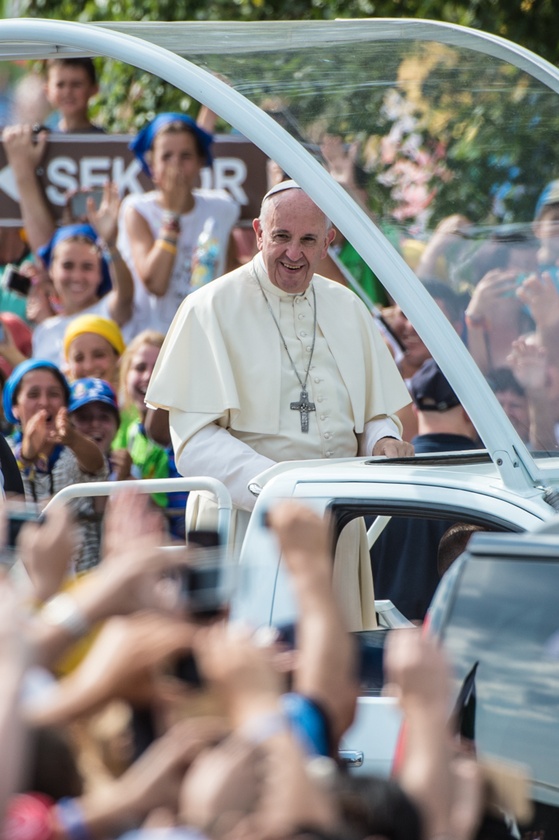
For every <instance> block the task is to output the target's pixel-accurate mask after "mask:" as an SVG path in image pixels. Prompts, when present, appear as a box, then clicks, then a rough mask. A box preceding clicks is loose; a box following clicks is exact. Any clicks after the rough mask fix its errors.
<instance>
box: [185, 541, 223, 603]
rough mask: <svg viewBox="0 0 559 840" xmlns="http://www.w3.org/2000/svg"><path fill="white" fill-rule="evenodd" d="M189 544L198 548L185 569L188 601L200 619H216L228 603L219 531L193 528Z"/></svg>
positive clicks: (186, 597) (192, 547)
mask: <svg viewBox="0 0 559 840" xmlns="http://www.w3.org/2000/svg"><path fill="white" fill-rule="evenodd" d="M188 546H189V547H190V549H194V551H193V562H192V563H191V564H190V565H189V566H187V567H185V568H183V569H181V594H182V597H183V600H184V603H185V605H186V607H187V609H188V611H189V612H190V613H192V614H193V615H194V616H196V617H197V618H216V617H217V616H218V615H220V614H221V613H223V610H224V608H225V607H226V606H227V601H226V598H225V597H224V592H223V573H224V568H223V552H222V551H221V549H220V538H219V533H218V532H217V531H213V530H198V531H189V532H188Z"/></svg>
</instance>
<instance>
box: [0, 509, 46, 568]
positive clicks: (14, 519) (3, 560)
mask: <svg viewBox="0 0 559 840" xmlns="http://www.w3.org/2000/svg"><path fill="white" fill-rule="evenodd" d="M4 510H5V516H6V532H5V534H6V536H5V543H4V546H3V548H2V549H1V550H0V566H3V567H4V568H11V567H12V566H13V564H14V563H15V561H16V559H17V551H16V545H17V539H18V537H19V532H20V531H21V529H22V527H23V526H24V525H25V524H26V522H37V523H38V524H39V525H42V524H43V522H44V515H43V513H42V511H41V509H40V507H39V506H38V505H34V504H30V503H29V502H15V501H14V502H12V501H11V502H4Z"/></svg>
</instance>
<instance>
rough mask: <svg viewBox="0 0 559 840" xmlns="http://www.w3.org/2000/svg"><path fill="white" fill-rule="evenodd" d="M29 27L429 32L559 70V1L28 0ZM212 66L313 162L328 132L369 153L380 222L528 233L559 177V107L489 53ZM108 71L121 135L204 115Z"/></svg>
mask: <svg viewBox="0 0 559 840" xmlns="http://www.w3.org/2000/svg"><path fill="white" fill-rule="evenodd" d="M23 13H24V14H26V15H28V16H40V17H54V18H59V19H66V20H78V21H82V22H86V21H100V20H108V19H113V20H128V21H149V20H153V21H161V20H169V21H173V20H181V21H184V20H192V21H200V20H225V21H227V20H235V21H239V20H240V21H242V20H254V21H260V20H262V21H264V20H289V19H294V20H326V19H333V18H337V17H345V18H360V17H407V18H427V19H434V20H439V21H448V22H452V23H457V24H461V25H466V26H470V27H473V28H480V29H483V30H485V31H487V32H491V33H495V34H498V35H501V36H504V37H506V38H508V39H510V40H512V41H515V42H517V43H519V44H521V45H523V46H525V47H527V48H529V49H532V50H534V51H536V52H538V53H539V54H540V55H542V56H544V57H546V58H547V59H548V60H550V61H552V62H555V63H557V62H558V61H559V38H558V35H557V28H556V26H555V25H554V24H555V19H556V14H555V12H554V9H553V0H500V2H498V0H291V2H289V3H286V2H285V0H208V2H207V3H205V4H200V3H199V2H194V0H172V1H171V0H114V2H111V3H109V2H108V0H86V2H85V3H80V4H78V3H76V2H75V0H24V9H23ZM203 60H204V66H206V67H209V68H210V69H211V70H213V71H214V72H221V73H223V74H224V75H226V76H227V77H228V78H229V79H230V80H231V82H232V84H233V85H234V86H236V87H238V88H239V89H240V90H242V92H243V93H244V94H245V95H246V96H248V97H249V98H250V99H252V100H253V101H255V102H256V103H257V104H259V105H260V106H261V107H265V108H266V109H267V110H268V111H270V112H272V113H273V114H274V115H275V117H276V118H277V119H278V121H281V122H282V123H283V124H285V125H286V126H287V127H288V129H289V130H290V131H291V132H292V133H294V134H296V135H297V136H299V137H300V138H302V139H304V140H305V141H306V142H307V143H308V144H309V147H310V148H318V147H319V144H320V139H321V136H322V135H323V134H324V132H327V131H334V132H336V133H338V134H341V135H342V136H343V138H344V140H345V141H347V142H348V143H351V142H353V141H355V140H358V141H359V142H360V144H361V148H362V154H361V161H360V162H361V164H362V170H363V172H364V173H365V174H366V175H367V174H368V175H369V176H370V178H369V181H368V183H367V187H368V194H369V199H370V204H371V207H372V209H374V210H375V211H376V212H377V213H378V214H379V215H381V216H383V217H385V218H386V217H390V216H394V217H395V218H396V219H398V221H400V222H401V223H402V224H409V223H416V224H419V225H420V226H421V225H423V226H424V225H425V224H427V223H429V224H432V223H434V222H436V221H437V220H438V219H439V218H442V217H444V216H445V215H448V214H450V213H452V212H456V211H457V210H460V211H461V212H464V213H467V214H468V215H469V216H470V218H472V219H473V220H474V221H476V222H482V221H492V220H493V219H494V218H495V217H498V218H500V219H504V220H509V221H515V220H526V219H529V218H530V217H531V214H532V210H533V206H534V202H535V196H536V194H537V192H538V191H539V189H540V187H541V185H542V184H543V183H545V182H546V181H547V180H549V177H550V175H551V176H553V174H554V173H557V174H559V159H558V158H559V152H557V151H556V137H557V132H558V130H559V117H558V116H557V114H556V111H557V108H556V104H555V99H556V97H555V96H554V95H552V94H550V92H549V91H548V90H547V89H546V88H545V87H544V86H543V85H540V84H539V83H536V82H534V80H532V79H530V78H529V77H528V76H527V75H526V74H524V73H521V72H520V71H518V70H516V69H515V68H513V67H510V66H508V65H506V64H504V63H499V62H497V61H496V60H495V59H491V58H489V57H485V56H483V55H481V54H479V53H472V52H471V51H468V50H461V49H460V48H459V47H456V48H454V47H453V48H450V47H442V46H441V45H440V44H439V45H436V44H425V43H412V42H399V41H398V40H397V38H396V39H395V40H394V41H393V42H386V43H383V44H379V45H376V44H375V46H374V49H370V48H368V49H364V48H363V47H362V46H361V47H356V48H355V49H353V47H352V49H351V50H348V49H347V48H345V46H343V45H342V46H340V47H339V48H331V49H329V50H328V51H327V52H322V53H321V52H320V51H316V50H313V49H309V50H308V51H299V52H296V51H294V52H287V53H286V52H285V51H284V50H282V48H281V45H278V49H277V52H275V53H267V54H266V55H265V56H261V55H258V54H255V55H248V56H245V55H238V54H222V55H220V54H219V53H216V54H215V55H213V56H204V58H203ZM326 65H328V68H331V69H330V70H327V72H325V66H326ZM100 70H101V94H100V96H99V99H98V102H97V104H96V111H97V113H96V117H97V119H99V118H100V119H101V120H102V122H103V123H104V124H105V125H106V127H107V128H109V129H111V130H116V131H134V130H136V129H138V128H140V127H141V126H142V125H143V123H144V122H145V121H146V120H148V119H151V118H152V117H153V116H154V115H155V114H156V113H157V112H160V111H164V110H183V111H190V113H192V114H196V113H197V109H198V104H197V103H196V102H193V101H192V100H191V99H190V97H188V96H186V95H185V94H184V93H182V92H180V91H177V90H176V89H174V88H173V87H172V86H170V85H168V84H167V83H165V82H163V81H162V80H161V79H157V78H154V77H152V76H150V74H148V73H144V72H142V71H139V70H137V69H135V68H132V67H129V66H123V65H122V64H120V63H119V62H115V61H113V60H109V59H106V60H104V61H102V62H100ZM364 79H365V80H367V83H364V81H363V80H364ZM395 138H396V139H397V142H396V141H395ZM391 145H392V149H391V151H390V149H389V152H388V153H387V148H388V147H390V146H391ZM392 153H394V154H392ZM418 185H421V186H422V188H423V191H424V193H425V196H426V197H427V198H428V199H429V205H428V208H427V209H426V210H425V211H424V212H423V211H421V212H420V211H418V212H417V214H416V216H415V217H414V216H413V213H412V211H411V210H410V211H409V212H408V211H407V210H406V209H405V204H406V200H407V199H406V198H405V195H404V194H405V193H406V191H407V192H408V193H409V192H410V191H413V190H412V189H411V188H413V187H415V188H416V190H415V192H416V194H417V192H418V188H419V187H418ZM408 203H409V202H408ZM412 203H413V202H412ZM406 213H407V215H406Z"/></svg>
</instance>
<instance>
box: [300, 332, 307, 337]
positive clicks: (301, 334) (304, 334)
mask: <svg viewBox="0 0 559 840" xmlns="http://www.w3.org/2000/svg"><path fill="white" fill-rule="evenodd" d="M299 335H300V336H301V338H305V336H306V335H307V334H306V332H305V331H304V330H301V332H300V333H299Z"/></svg>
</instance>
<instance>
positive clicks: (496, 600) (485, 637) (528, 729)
mask: <svg viewBox="0 0 559 840" xmlns="http://www.w3.org/2000/svg"><path fill="white" fill-rule="evenodd" d="M558 583H559V567H558V565H557V563H555V562H539V561H534V560H531V561H529V560H527V561H518V560H507V559H489V558H478V557H475V558H470V559H469V561H468V562H467V563H465V564H464V567H463V569H462V575H461V577H460V584H459V587H458V589H457V592H456V593H455V598H454V601H453V604H452V607H451V610H450V614H449V617H448V618H447V621H446V623H445V627H444V629H443V634H442V635H443V641H444V645H445V648H446V649H447V651H448V652H449V655H450V659H451V662H452V663H453V666H454V670H455V675H456V685H457V690H458V687H459V686H460V684H461V683H462V681H463V680H464V678H465V676H466V675H467V674H468V673H469V671H470V670H471V668H472V666H473V665H474V664H475V663H476V662H479V665H478V668H477V673H476V678H475V697H476V706H475V739H476V744H477V746H478V750H479V751H480V752H481V753H482V754H489V755H495V756H501V757H505V758H509V759H511V760H513V761H517V762H522V763H524V764H527V765H528V766H529V767H530V769H531V772H532V775H533V777H534V778H535V780H536V782H535V788H536V793H537V798H538V799H539V800H540V801H542V802H544V803H548V804H552V805H559V773H558V764H557V755H558V754H559V702H558V697H559V615H558V613H557V608H556V592H557V586H558Z"/></svg>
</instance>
